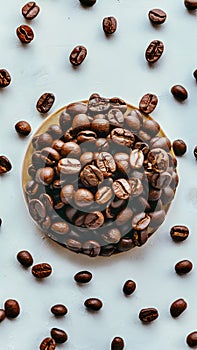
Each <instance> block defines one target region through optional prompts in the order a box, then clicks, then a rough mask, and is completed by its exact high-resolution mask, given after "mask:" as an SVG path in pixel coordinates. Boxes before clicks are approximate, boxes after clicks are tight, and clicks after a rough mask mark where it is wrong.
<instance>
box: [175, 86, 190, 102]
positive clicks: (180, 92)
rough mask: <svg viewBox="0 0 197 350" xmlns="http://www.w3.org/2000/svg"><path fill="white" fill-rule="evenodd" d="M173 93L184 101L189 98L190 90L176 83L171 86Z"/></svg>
mask: <svg viewBox="0 0 197 350" xmlns="http://www.w3.org/2000/svg"><path fill="white" fill-rule="evenodd" d="M171 93H172V95H173V96H174V97H175V98H176V99H177V100H180V101H184V100H186V99H187V98H188V92H187V90H186V89H185V88H184V87H183V86H182V85H174V86H173V87H172V88H171Z"/></svg>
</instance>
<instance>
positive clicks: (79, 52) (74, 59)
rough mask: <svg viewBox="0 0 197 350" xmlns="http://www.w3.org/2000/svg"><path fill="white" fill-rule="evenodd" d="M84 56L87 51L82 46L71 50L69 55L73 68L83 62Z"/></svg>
mask: <svg viewBox="0 0 197 350" xmlns="http://www.w3.org/2000/svg"><path fill="white" fill-rule="evenodd" d="M86 56H87V49H86V48H85V47H84V46H82V45H78V46H76V47H75V48H74V49H73V50H72V52H71V54H70V63H71V64H72V65H73V66H79V65H80V64H81V63H82V62H83V61H84V60H85V58H86Z"/></svg>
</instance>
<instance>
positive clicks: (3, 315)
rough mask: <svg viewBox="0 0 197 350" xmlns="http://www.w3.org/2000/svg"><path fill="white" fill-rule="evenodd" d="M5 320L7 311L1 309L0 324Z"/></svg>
mask: <svg viewBox="0 0 197 350" xmlns="http://www.w3.org/2000/svg"><path fill="white" fill-rule="evenodd" d="M4 319H5V310H3V309H0V323H1V322H2V321H3V320H4Z"/></svg>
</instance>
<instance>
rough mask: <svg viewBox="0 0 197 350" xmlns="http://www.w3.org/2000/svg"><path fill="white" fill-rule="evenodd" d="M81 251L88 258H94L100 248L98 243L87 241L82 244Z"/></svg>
mask: <svg viewBox="0 0 197 350" xmlns="http://www.w3.org/2000/svg"><path fill="white" fill-rule="evenodd" d="M82 249H83V253H84V254H86V255H88V256H90V257H95V256H97V255H99V254H100V251H101V246H100V244H99V243H98V242H96V241H94V240H89V241H86V242H85V243H84V244H83V247H82Z"/></svg>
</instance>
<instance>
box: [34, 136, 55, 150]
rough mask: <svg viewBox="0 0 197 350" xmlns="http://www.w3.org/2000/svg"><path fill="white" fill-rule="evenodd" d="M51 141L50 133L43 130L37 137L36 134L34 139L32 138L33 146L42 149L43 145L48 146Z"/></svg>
mask: <svg viewBox="0 0 197 350" xmlns="http://www.w3.org/2000/svg"><path fill="white" fill-rule="evenodd" d="M52 143H53V138H52V136H51V135H49V134H48V132H45V133H43V134H41V135H39V136H38V137H37V136H36V139H35V140H34V139H33V140H32V144H33V147H34V148H36V149H37V150H38V149H42V148H44V147H49V146H51V145H52Z"/></svg>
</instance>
